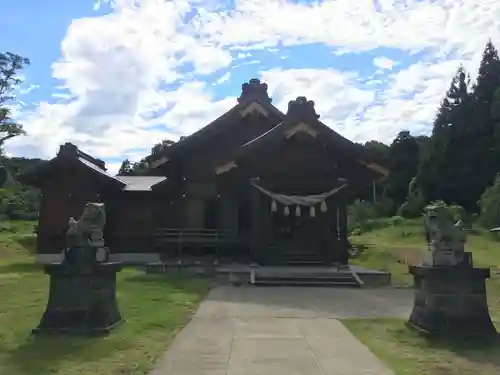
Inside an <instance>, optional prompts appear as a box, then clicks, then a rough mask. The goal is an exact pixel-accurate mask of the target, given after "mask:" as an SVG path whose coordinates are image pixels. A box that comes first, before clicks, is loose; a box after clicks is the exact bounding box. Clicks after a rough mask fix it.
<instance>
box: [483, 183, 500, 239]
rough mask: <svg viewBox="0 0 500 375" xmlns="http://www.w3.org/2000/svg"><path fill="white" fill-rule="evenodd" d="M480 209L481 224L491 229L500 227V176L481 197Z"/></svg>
mask: <svg viewBox="0 0 500 375" xmlns="http://www.w3.org/2000/svg"><path fill="white" fill-rule="evenodd" d="M479 208H480V215H479V223H480V224H481V225H482V226H483V227H484V228H487V229H491V228H494V227H497V226H499V225H500V176H497V177H496V178H495V182H494V183H493V185H492V186H490V187H488V188H487V189H486V190H485V191H484V193H483V194H482V195H481V199H480V200H479Z"/></svg>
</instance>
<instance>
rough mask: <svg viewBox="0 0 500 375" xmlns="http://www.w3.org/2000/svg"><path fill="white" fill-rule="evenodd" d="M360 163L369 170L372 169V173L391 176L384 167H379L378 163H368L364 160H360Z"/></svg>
mask: <svg viewBox="0 0 500 375" xmlns="http://www.w3.org/2000/svg"><path fill="white" fill-rule="evenodd" d="M358 162H359V163H361V164H363V165H364V166H365V167H367V168H368V169H371V170H372V171H375V172H377V173H380V174H381V175H383V176H384V177H387V176H389V170H388V169H387V168H384V167H382V166H381V165H378V164H376V163H369V162H366V161H364V160H358Z"/></svg>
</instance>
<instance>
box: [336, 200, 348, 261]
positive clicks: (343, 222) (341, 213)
mask: <svg viewBox="0 0 500 375" xmlns="http://www.w3.org/2000/svg"><path fill="white" fill-rule="evenodd" d="M337 207H338V217H339V251H340V259H339V260H340V264H348V262H349V249H348V244H349V241H348V238H347V197H346V194H345V193H343V194H341V197H340V199H339V201H338V206H337Z"/></svg>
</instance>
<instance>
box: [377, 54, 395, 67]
mask: <svg viewBox="0 0 500 375" xmlns="http://www.w3.org/2000/svg"><path fill="white" fill-rule="evenodd" d="M396 64H397V63H396V62H395V61H394V60H391V59H389V58H388V57H385V56H378V57H375V58H374V59H373V65H375V66H376V67H377V68H380V69H388V70H392V67H393V66H394V65H396Z"/></svg>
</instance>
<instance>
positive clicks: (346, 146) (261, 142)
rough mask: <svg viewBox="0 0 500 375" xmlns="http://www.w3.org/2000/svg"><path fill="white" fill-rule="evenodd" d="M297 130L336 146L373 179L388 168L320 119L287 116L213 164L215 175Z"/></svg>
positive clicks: (386, 173) (386, 172) (384, 172)
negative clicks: (289, 117) (297, 118)
mask: <svg viewBox="0 0 500 375" xmlns="http://www.w3.org/2000/svg"><path fill="white" fill-rule="evenodd" d="M298 132H304V133H307V134H309V135H310V136H311V137H314V138H318V139H321V140H322V141H324V142H325V143H327V144H329V145H331V146H332V147H334V148H336V149H338V150H339V151H340V152H342V153H344V154H346V155H347V156H349V157H351V158H352V159H353V160H355V161H356V162H358V163H360V164H362V165H363V166H364V167H366V168H368V169H369V170H371V171H372V172H373V173H374V174H375V175H376V177H377V178H385V177H387V176H388V175H389V171H388V169H386V168H385V167H383V166H381V165H379V164H377V163H375V162H373V161H371V160H370V159H369V157H368V155H367V153H366V152H365V150H364V149H363V148H362V146H359V145H357V144H355V143H353V142H352V141H350V140H348V139H347V138H345V137H343V136H342V135H340V134H339V133H337V132H336V131H335V130H333V129H331V128H329V127H328V126H326V125H325V124H323V123H322V122H321V121H319V120H306V121H288V120H287V119H285V120H284V121H283V122H281V123H280V124H278V125H276V126H275V127H273V128H272V129H270V130H268V131H267V132H265V133H264V134H262V135H260V136H259V137H257V138H255V139H253V140H252V141H250V142H247V143H245V144H244V145H242V146H241V147H240V148H239V149H238V150H237V151H236V153H235V154H234V155H233V156H232V157H230V158H228V159H226V161H225V162H223V163H220V164H219V165H218V166H217V167H216V169H215V171H216V174H218V175H219V174H222V173H225V172H227V171H230V170H231V169H234V168H236V167H237V165H238V160H239V159H241V158H244V157H245V156H247V155H250V154H251V153H257V152H258V150H259V149H261V148H262V147H272V146H273V145H275V144H276V143H277V142H281V141H283V140H285V139H288V138H290V137H291V136H293V135H294V134H296V133H298Z"/></svg>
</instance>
